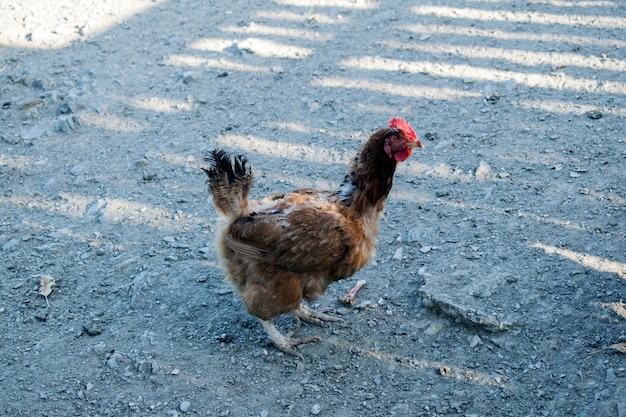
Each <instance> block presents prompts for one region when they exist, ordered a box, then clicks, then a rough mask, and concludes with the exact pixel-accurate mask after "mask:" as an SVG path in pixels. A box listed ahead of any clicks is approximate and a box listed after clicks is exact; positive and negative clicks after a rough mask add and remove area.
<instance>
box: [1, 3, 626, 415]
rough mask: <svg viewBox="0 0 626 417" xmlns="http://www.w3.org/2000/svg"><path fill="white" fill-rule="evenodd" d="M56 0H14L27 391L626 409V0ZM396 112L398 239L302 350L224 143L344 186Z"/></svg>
mask: <svg viewBox="0 0 626 417" xmlns="http://www.w3.org/2000/svg"><path fill="white" fill-rule="evenodd" d="M40 3H41V2H28V1H25V0H17V1H13V2H11V4H8V3H7V4H5V5H3V6H2V13H0V15H1V16H0V75H1V77H0V91H1V96H0V97H1V100H0V101H1V103H0V104H2V109H0V117H1V119H2V122H1V124H0V126H1V128H0V139H1V140H0V271H1V275H0V277H1V279H0V332H1V334H2V335H3V337H2V338H1V339H0V363H1V366H0V415H1V416H69V415H74V416H125V415H128V416H177V415H178V416H182V415H198V416H261V417H271V416H287V415H291V416H306V415H320V416H393V415H397V416H403V415H404V416H424V417H426V416H428V417H431V416H432V417H434V416H443V415H460V416H465V417H482V416H485V417H487V416H493V417H501V416H543V417H546V416H575V417H595V416H599V417H603V416H607V417H625V416H626V396H625V395H624V392H626V354H624V352H623V351H622V352H620V348H621V349H624V346H626V304H625V299H626V181H625V180H624V179H625V178H626V136H625V133H624V132H625V126H626V123H625V120H626V110H625V109H626V96H625V92H626V75H625V74H626V7H625V6H624V3H623V2H621V1H618V0H615V1H611V0H605V1H600V0H593V1H582V0H580V1H574V0H572V1H566V0H524V1H518V0H502V1H495V0H473V1H452V0H425V1H420V2H418V1H415V2H411V1H407V0H391V1H387V2H383V1H374V0H312V1H304V0H275V1H272V2H252V1H246V0H234V1H232V2H229V3H224V2H218V1H215V0H206V1H199V0H171V1H164V0H161V1H147V0H138V1H135V2H122V1H121V0H119V1H114V0H110V1H104V2H96V1H94V0H82V1H79V0H77V1H70V0H66V1H60V2H57V3H56V4H53V3H52V2H50V3H45V2H44V3H42V4H40ZM392 116H400V117H404V118H406V119H407V120H409V121H410V122H411V124H412V125H413V127H414V128H415V130H416V131H417V133H418V135H419V136H420V138H421V139H422V140H423V142H424V143H425V145H426V148H425V149H423V150H421V151H419V152H416V153H414V155H413V156H412V157H411V158H410V159H409V160H408V161H407V162H406V163H404V164H401V166H400V168H399V170H398V172H397V174H396V180H395V185H394V189H393V190H392V192H391V195H390V199H389V201H388V204H387V207H386V210H385V216H384V218H383V219H382V222H381V227H380V229H381V235H380V238H379V248H378V257H377V260H376V262H375V263H374V264H373V265H371V266H368V267H366V268H365V269H363V270H362V271H360V272H359V273H358V274H356V275H355V276H354V277H353V278H351V279H349V280H346V281H343V282H339V283H337V284H335V285H334V286H332V287H331V288H330V289H329V291H328V292H327V294H326V295H325V296H324V297H322V298H321V299H320V301H319V303H318V304H317V305H315V306H314V307H327V308H330V309H332V310H334V311H335V313H336V314H338V315H340V316H341V317H342V318H343V319H344V321H343V322H341V323H331V324H329V325H327V326H324V327H315V326H303V327H301V328H299V329H296V327H295V323H294V320H293V319H292V318H291V317H281V318H279V319H276V320H275V322H276V324H277V326H278V327H279V328H280V329H281V330H282V331H285V332H286V331H290V330H295V331H296V333H297V334H298V335H301V336H311V335H319V336H321V337H322V338H323V341H322V342H319V343H315V344H308V345H304V346H301V347H300V348H299V349H300V352H301V353H302V354H303V355H304V360H302V361H301V360H299V359H297V358H295V357H291V356H285V355H284V354H282V353H281V352H279V351H278V350H277V349H275V348H274V347H273V346H272V345H270V344H268V342H267V340H266V337H265V334H264V333H263V330H262V329H261V327H260V326H259V324H258V322H257V321H256V320H255V319H254V318H252V317H251V316H249V315H248V314H247V313H246V311H245V309H244V307H243V305H242V303H241V302H240V301H239V299H238V298H237V295H236V294H235V293H234V292H233V290H232V289H231V288H230V287H229V286H228V284H227V283H225V282H224V281H223V273H222V271H221V270H220V268H219V266H218V261H217V258H216V254H215V251H214V248H213V233H214V230H215V226H214V222H215V211H214V208H213V206H212V205H211V204H210V203H208V202H207V193H206V189H205V184H204V176H203V174H202V172H201V171H200V170H199V167H200V166H201V165H202V157H203V155H204V154H205V153H206V152H207V151H208V150H211V149H214V148H216V147H219V148H224V149H227V150H231V151H235V152H238V153H244V154H246V155H247V156H248V158H249V160H250V162H251V164H252V166H253V169H254V171H255V175H256V183H255V186H254V189H253V191H252V194H253V197H262V196H264V195H267V194H269V193H271V192H284V191H288V190H289V189H293V188H297V187H298V188H299V187H309V186H313V187H320V188H333V187H336V186H337V185H338V184H339V182H340V181H341V180H342V178H343V175H344V171H345V170H346V169H347V163H348V161H349V160H350V158H351V157H352V156H353V154H354V153H355V152H356V150H357V148H358V147H359V144H360V143H361V142H362V141H363V140H365V139H366V138H367V137H368V136H369V134H370V133H371V132H373V131H374V130H376V129H377V128H379V127H382V126H385V125H386V124H387V122H388V120H389V119H390V118H391V117H392ZM42 277H44V278H46V277H49V278H51V279H53V280H54V285H53V286H52V287H51V292H50V293H49V294H48V295H47V297H44V296H43V295H41V294H40V280H41V279H42ZM360 279H365V280H366V281H367V284H366V286H365V287H364V288H363V289H362V290H361V292H360V293H359V294H358V296H357V302H356V306H355V307H354V308H348V307H346V306H343V305H342V304H340V303H339V302H338V301H337V299H338V297H340V296H342V295H343V294H344V293H345V292H346V290H348V289H349V288H351V287H352V286H353V285H354V284H355V283H356V282H357V280H360ZM611 346H612V347H611Z"/></svg>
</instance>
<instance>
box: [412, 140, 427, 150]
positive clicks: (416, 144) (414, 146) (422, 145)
mask: <svg viewBox="0 0 626 417" xmlns="http://www.w3.org/2000/svg"><path fill="white" fill-rule="evenodd" d="M409 148H410V149H412V148H422V149H423V148H424V144H423V143H422V142H421V141H420V140H419V139H418V140H417V142H411V143H409Z"/></svg>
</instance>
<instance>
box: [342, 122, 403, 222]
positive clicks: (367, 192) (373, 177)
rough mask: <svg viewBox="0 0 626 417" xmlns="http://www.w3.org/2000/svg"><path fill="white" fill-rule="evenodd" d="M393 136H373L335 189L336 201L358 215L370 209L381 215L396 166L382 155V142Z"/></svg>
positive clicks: (384, 132) (381, 131)
mask: <svg viewBox="0 0 626 417" xmlns="http://www.w3.org/2000/svg"><path fill="white" fill-rule="evenodd" d="M393 133H394V131H393V130H392V129H379V130H378V131H376V132H374V134H373V135H372V136H371V137H370V139H369V140H368V141H367V142H365V143H364V144H363V146H362V147H361V149H360V150H359V152H358V153H357V155H356V156H355V157H354V159H353V160H352V164H351V165H350V169H349V171H348V173H347V174H346V176H345V177H344V180H343V183H342V184H341V185H340V186H339V190H338V191H337V194H338V197H339V200H340V201H341V202H342V203H343V204H344V205H346V206H347V207H350V208H352V209H353V210H355V211H356V212H358V213H360V214H363V213H364V212H365V211H367V210H369V209H371V208H372V207H375V208H376V210H377V211H381V210H382V209H383V205H384V203H385V200H386V199H387V195H388V194H389V191H390V190H391V187H392V185H393V175H394V173H395V170H396V165H397V162H396V161H395V160H394V159H393V158H390V157H389V156H388V155H387V154H386V153H385V150H384V141H385V139H386V138H388V137H389V136H390V135H392V134H393Z"/></svg>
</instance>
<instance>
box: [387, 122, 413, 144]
mask: <svg viewBox="0 0 626 417" xmlns="http://www.w3.org/2000/svg"><path fill="white" fill-rule="evenodd" d="M389 127H390V128H391V129H398V130H401V131H403V132H404V134H405V135H407V136H408V137H409V138H411V139H413V140H417V135H416V134H415V131H414V130H413V128H412V127H411V125H410V124H409V122H407V121H406V120H404V119H402V118H400V117H394V118H392V119H391V120H390V121H389Z"/></svg>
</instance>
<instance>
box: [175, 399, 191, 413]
mask: <svg viewBox="0 0 626 417" xmlns="http://www.w3.org/2000/svg"><path fill="white" fill-rule="evenodd" d="M189 407H191V403H190V402H189V401H183V402H181V403H180V406H178V408H179V409H180V411H182V412H183V413H186V412H187V411H189Z"/></svg>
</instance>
